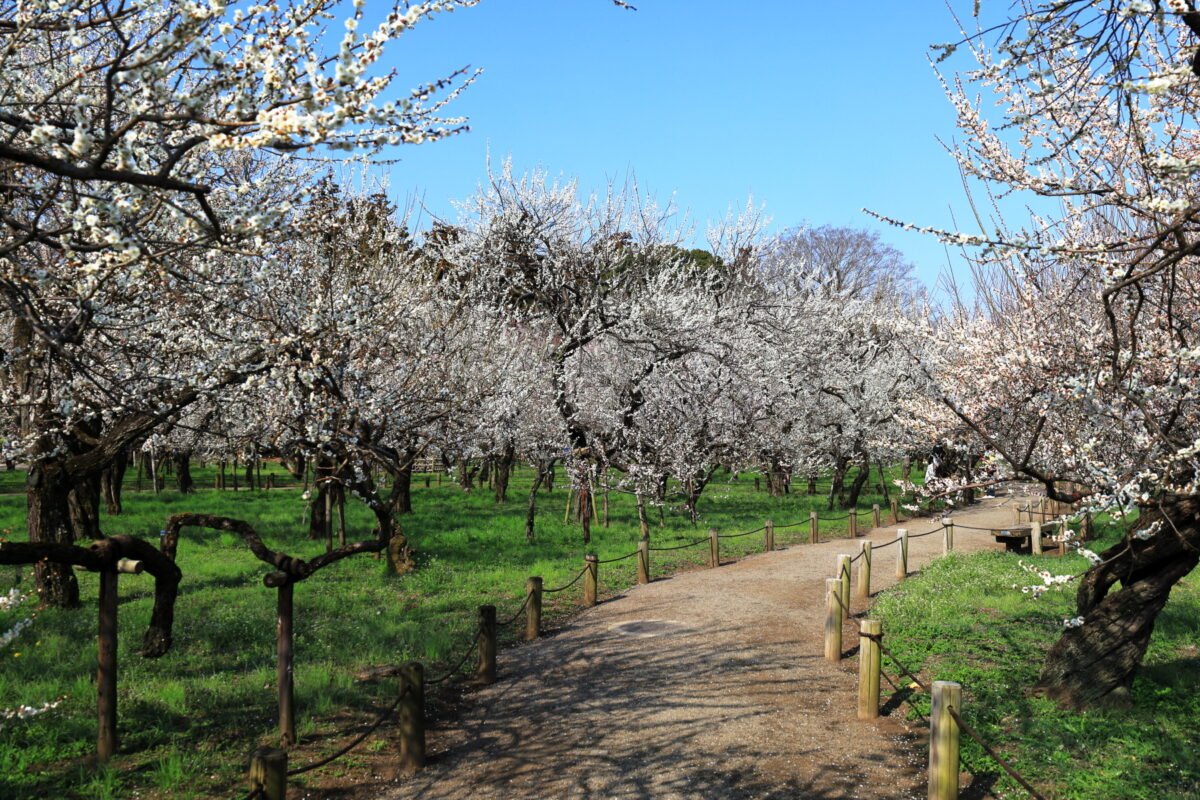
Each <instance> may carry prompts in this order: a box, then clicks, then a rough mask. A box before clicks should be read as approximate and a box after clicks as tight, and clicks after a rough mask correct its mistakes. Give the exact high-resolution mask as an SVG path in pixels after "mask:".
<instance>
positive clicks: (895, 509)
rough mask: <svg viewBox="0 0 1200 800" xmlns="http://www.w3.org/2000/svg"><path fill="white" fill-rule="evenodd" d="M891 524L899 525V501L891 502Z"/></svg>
mask: <svg viewBox="0 0 1200 800" xmlns="http://www.w3.org/2000/svg"><path fill="white" fill-rule="evenodd" d="M892 524H893V525H899V524H900V501H899V500H892Z"/></svg>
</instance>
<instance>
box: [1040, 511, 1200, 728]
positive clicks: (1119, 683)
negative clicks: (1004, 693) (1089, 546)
mask: <svg viewBox="0 0 1200 800" xmlns="http://www.w3.org/2000/svg"><path fill="white" fill-rule="evenodd" d="M1163 508H1164V509H1165V513H1164V512H1163V511H1162V510H1160V509H1158V508H1153V509H1144V510H1143V514H1142V517H1141V519H1140V520H1139V521H1138V525H1137V530H1139V531H1141V530H1146V529H1147V528H1150V527H1151V526H1154V525H1155V523H1156V522H1158V523H1161V525H1159V526H1158V527H1159V528H1160V529H1159V530H1158V531H1157V532H1156V533H1154V534H1153V535H1152V536H1151V537H1150V538H1149V539H1147V540H1145V541H1141V540H1138V539H1136V538H1134V537H1133V536H1132V535H1129V536H1126V538H1125V540H1124V541H1122V542H1121V543H1119V544H1117V545H1115V546H1113V547H1110V548H1109V549H1108V550H1106V551H1105V552H1104V553H1103V554H1101V562H1100V563H1099V564H1098V565H1097V566H1094V567H1092V568H1091V569H1090V570H1088V572H1087V573H1086V574H1085V575H1084V577H1083V578H1082V581H1081V583H1080V585H1079V592H1078V595H1077V604H1078V605H1077V613H1078V615H1079V616H1081V617H1083V624H1082V625H1080V626H1078V627H1076V628H1069V629H1067V630H1066V631H1065V632H1064V633H1063V635H1062V636H1061V637H1059V640H1058V641H1057V642H1056V643H1055V644H1054V646H1053V647H1051V648H1050V652H1049V653H1048V654H1047V656H1046V661H1045V663H1044V664H1043V666H1042V671H1041V675H1040V676H1039V677H1038V684H1037V689H1038V690H1039V691H1041V692H1043V693H1045V694H1046V695H1048V696H1050V697H1053V698H1055V699H1057V700H1059V701H1060V702H1062V703H1063V704H1064V705H1068V706H1072V707H1076V708H1081V707H1084V706H1089V705H1094V704H1096V703H1098V702H1101V701H1104V700H1120V699H1124V698H1125V697H1126V696H1127V694H1128V692H1129V688H1130V686H1131V685H1132V683H1133V678H1134V675H1135V673H1136V671H1137V668H1138V666H1139V665H1140V664H1141V662H1142V657H1143V656H1144V655H1145V653H1146V646H1147V645H1148V644H1149V643H1150V634H1151V633H1152V632H1153V630H1154V622H1155V620H1156V619H1157V618H1158V614H1159V612H1160V611H1162V609H1163V606H1164V605H1166V602H1167V597H1168V596H1169V595H1170V593H1171V588H1172V587H1173V586H1174V585H1175V584H1176V583H1178V582H1179V580H1180V579H1181V578H1183V577H1184V576H1185V575H1187V574H1188V573H1189V572H1191V571H1192V570H1193V569H1194V568H1195V567H1196V564H1197V563H1198V562H1200V501H1198V500H1196V499H1192V498H1188V499H1186V500H1180V501H1176V502H1174V503H1172V504H1170V505H1165V506H1164V507H1163ZM1118 581H1119V582H1120V584H1121V588H1119V589H1117V590H1116V591H1112V589H1113V587H1114V586H1115V585H1116V584H1117V582H1118Z"/></svg>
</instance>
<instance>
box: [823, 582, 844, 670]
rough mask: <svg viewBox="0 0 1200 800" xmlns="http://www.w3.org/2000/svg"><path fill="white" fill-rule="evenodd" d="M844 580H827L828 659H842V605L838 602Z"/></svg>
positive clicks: (826, 632) (826, 625) (826, 646)
mask: <svg viewBox="0 0 1200 800" xmlns="http://www.w3.org/2000/svg"><path fill="white" fill-rule="evenodd" d="M841 585H842V582H841V581H840V580H838V579H837V578H828V579H826V581H825V659H826V660H827V661H841V660H842V607H841V605H839V604H838V594H839V593H840V592H841Z"/></svg>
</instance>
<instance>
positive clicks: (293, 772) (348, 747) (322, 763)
mask: <svg viewBox="0 0 1200 800" xmlns="http://www.w3.org/2000/svg"><path fill="white" fill-rule="evenodd" d="M411 690H412V687H411V686H406V687H404V691H402V692H401V693H400V696H399V697H397V698H396V699H395V700H394V701H393V702H392V704H391V705H390V706H388V707H387V708H386V709H384V711H383V712H382V713H381V714H379V716H377V717H375V721H374V722H372V723H371V724H370V725H369V726H368V727H367V729H366V730H365V731H363V732H362V733H361V734H359V736H358V737H357V738H356V739H355V740H354V741H352V742H351V743H350V744H348V745H346V746H345V747H343V748H341V749H340V750H338V751H337V752H336V753H334V754H333V755H331V756H327V757H326V758H322V759H321V760H320V761H314V762H313V763H311V764H308V765H306V766H303V767H297V768H296V769H289V770H288V771H287V773H286V774H287V776H288V777H289V778H290V777H292V776H293V775H303V774H304V773H306V772H312V771H313V770H314V769H320V768H321V767H323V766H325V765H326V764H332V763H333V762H334V761H336V760H338V759H339V758H341V757H342V756H344V755H346V754H347V753H349V752H350V751H351V750H353V749H354V748H355V747H358V746H359V745H360V744H362V743H363V740H365V739H366V738H367V737H368V736H370V735H371V734H372V733H374V732H375V729H376V728H378V727H379V726H380V725H382V724H383V721H384V720H386V719H387V718H388V717H390V716H391V715H392V714H394V713H395V711H396V708H397V707H398V706H399V705H400V701H401V700H403V699H404V698H405V697H406V696H407V695H408V694H409V692H410V691H411Z"/></svg>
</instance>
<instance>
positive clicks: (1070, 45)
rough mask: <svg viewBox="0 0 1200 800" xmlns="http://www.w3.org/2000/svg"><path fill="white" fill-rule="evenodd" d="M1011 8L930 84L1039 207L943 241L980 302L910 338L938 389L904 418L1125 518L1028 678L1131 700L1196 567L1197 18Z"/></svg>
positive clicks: (1000, 185) (984, 169)
mask: <svg viewBox="0 0 1200 800" xmlns="http://www.w3.org/2000/svg"><path fill="white" fill-rule="evenodd" d="M988 5H989V4H986V3H985V4H984V6H985V8H984V9H983V13H984V14H986V13H987V12H988V10H989V9H988ZM1019 10H1020V11H1021V12H1023V13H1022V14H1020V15H1019V16H1018V17H1016V18H1014V19H1011V20H1002V21H1000V22H999V23H998V24H997V25H995V26H993V27H988V25H989V23H987V22H984V21H979V25H980V30H979V31H978V32H974V33H968V32H964V41H963V42H962V43H961V44H960V45H958V48H959V49H960V50H966V51H969V55H970V56H971V57H973V59H974V60H975V61H976V62H977V64H978V66H977V68H975V69H973V70H971V71H966V72H964V73H961V74H959V75H958V76H956V77H954V79H952V80H949V79H948V80H946V81H945V83H946V86H947V89H948V92H949V96H950V99H951V100H952V102H953V103H954V105H955V108H956V109H957V111H958V119H959V128H960V131H961V134H962V136H961V144H960V145H959V146H958V147H957V149H956V150H955V155H956V156H957V158H958V162H959V164H960V165H961V167H962V169H963V171H964V173H965V174H966V175H967V176H969V177H970V178H972V179H977V180H978V181H980V182H982V183H983V184H984V185H986V186H988V187H989V190H991V189H992V187H994V189H995V191H994V192H993V194H994V195H1000V194H1003V193H1008V192H1021V193H1026V194H1032V195H1037V196H1040V197H1044V198H1050V199H1052V200H1053V201H1054V203H1053V206H1052V207H1053V208H1054V209H1055V210H1054V212H1053V213H1047V214H1045V215H1043V216H1034V217H1032V218H1031V219H1029V221H1028V222H1027V223H1026V224H1024V225H1015V224H1013V222H1012V220H1011V218H1010V219H1009V220H1007V221H1006V220H1003V219H994V220H991V221H990V222H989V223H987V224H986V225H984V224H982V221H981V230H980V231H979V232H978V233H971V234H967V233H952V232H942V233H941V234H940V235H941V236H942V238H943V239H944V240H945V241H947V242H950V243H952V244H959V245H969V246H974V247H977V248H978V249H977V250H975V251H973V252H974V253H975V256H974V267H975V278H976V283H977V295H978V307H977V308H974V309H966V308H960V309H958V312H957V313H956V314H953V315H951V316H950V317H949V318H947V319H946V320H944V321H943V323H942V324H939V325H936V326H929V327H928V328H927V329H926V330H925V332H924V340H925V344H924V346H923V348H922V351H923V354H924V356H923V359H924V364H925V367H926V369H927V372H928V375H929V376H930V377H931V379H932V380H933V381H934V383H935V384H936V385H937V387H938V390H937V392H935V393H933V394H932V395H931V399H929V400H927V401H926V402H921V403H918V404H916V405H917V407H916V408H914V410H915V411H916V412H917V413H916V414H915V415H914V416H915V417H916V418H917V419H919V420H921V421H922V422H923V423H924V424H928V425H930V426H931V428H930V430H937V431H952V430H953V429H954V428H955V427H957V428H958V429H959V431H960V433H961V435H962V439H963V440H964V441H968V442H971V443H972V444H971V445H970V446H972V447H979V446H981V445H982V446H983V447H985V448H987V449H989V450H990V451H991V452H992V453H993V454H994V455H995V456H996V457H997V458H999V459H1001V460H1002V462H1003V463H1005V464H1007V466H1008V467H1009V468H1010V469H1011V470H1012V471H1014V472H1015V473H1017V474H1019V475H1022V476H1027V477H1030V478H1033V479H1036V480H1038V481H1040V482H1042V483H1043V484H1044V485H1045V486H1046V489H1047V492H1048V493H1049V494H1050V496H1051V497H1056V498H1060V499H1064V500H1075V499H1080V498H1082V499H1083V500H1084V501H1085V503H1086V504H1087V506H1088V507H1089V508H1091V509H1092V510H1093V511H1107V512H1110V513H1113V514H1115V515H1118V516H1119V515H1124V514H1126V513H1129V512H1131V511H1134V510H1135V509H1136V510H1137V511H1138V512H1140V517H1139V520H1138V523H1137V525H1136V526H1135V529H1134V530H1133V531H1131V533H1130V535H1129V536H1127V537H1126V539H1125V540H1124V541H1122V542H1121V543H1120V544H1118V545H1116V546H1115V547H1113V548H1112V549H1110V550H1109V551H1107V552H1105V553H1103V554H1101V555H1100V559H1099V563H1097V564H1096V565H1095V566H1093V567H1092V568H1091V569H1090V570H1089V571H1088V573H1087V574H1086V575H1085V576H1084V577H1083V578H1082V581H1081V583H1080V586H1079V594H1078V615H1077V616H1076V617H1075V618H1074V619H1073V620H1072V621H1071V622H1072V625H1071V626H1070V627H1068V628H1067V629H1066V631H1065V632H1064V633H1063V635H1062V637H1061V639H1060V640H1059V641H1058V643H1057V644H1056V645H1055V646H1054V647H1053V649H1052V650H1051V652H1050V654H1049V656H1048V658H1047V660H1046V663H1045V665H1044V667H1043V669H1042V673H1041V677H1040V685H1041V687H1042V688H1043V689H1044V690H1045V691H1047V692H1048V693H1050V694H1051V695H1053V696H1057V697H1060V698H1062V699H1063V700H1065V701H1067V702H1070V703H1074V704H1087V703H1090V702H1094V701H1096V700H1098V699H1102V698H1106V697H1110V696H1114V695H1120V694H1123V693H1125V692H1127V690H1128V688H1129V685H1130V683H1131V681H1132V678H1133V674H1134V671H1135V669H1136V667H1137V665H1138V664H1139V663H1140V661H1141V659H1142V656H1143V654H1144V652H1145V649H1146V646H1147V644H1148V642H1149V639H1150V634H1151V631H1152V629H1153V626H1154V621H1155V618H1156V617H1157V615H1158V613H1159V611H1161V609H1162V608H1163V605H1164V604H1165V603H1166V601H1167V596H1168V594H1169V593H1170V591H1171V588H1172V586H1174V585H1175V583H1176V582H1177V581H1178V580H1179V579H1180V578H1181V577H1183V576H1184V575H1186V574H1187V573H1188V572H1190V571H1191V570H1192V569H1193V568H1194V567H1195V566H1196V564H1197V561H1198V559H1200V461H1198V460H1197V453H1198V452H1200V407H1198V405H1197V388H1198V385H1197V380H1198V379H1200V373H1198V370H1197V364H1198V361H1200V342H1198V341H1197V330H1198V323H1200V262H1198V261H1197V256H1196V254H1197V249H1198V247H1200V194H1198V193H1197V186H1196V174H1197V171H1198V170H1200V138H1198V137H1200V129H1198V127H1197V98H1198V95H1197V91H1198V90H1200V82H1198V80H1200V79H1198V78H1197V77H1196V75H1197V74H1200V70H1197V69H1196V67H1195V66H1194V65H1193V64H1194V62H1193V58H1194V54H1195V50H1196V46H1197V41H1196V37H1195V35H1194V31H1195V30H1197V29H1198V28H1200V17H1197V14H1196V12H1195V9H1194V7H1193V4H1192V3H1191V2H1188V1H1187V0H1172V1H1171V2H1125V1H1124V0H1121V2H1117V1H1116V0H1112V1H1111V2H1093V1H1092V0H1088V2H1083V1H1082V0H1067V2H1053V3H1044V4H1042V3H1036V4H1035V3H1022V4H1020V5H1019ZM999 13H1004V12H1003V11H1001V12H999ZM992 42H995V43H996V46H995V49H992V48H991V47H990V43H992ZM954 49H955V48H954V47H953V46H947V47H946V48H944V51H945V53H944V54H945V55H946V56H947V57H949V58H957V57H958V55H962V53H959V54H958V55H954V54H953V52H952V51H953V50H954ZM977 92H982V95H981V96H977V94H976V93H977ZM994 109H998V110H994ZM1000 207H1001V204H994V205H993V208H1000ZM1047 207H1049V206H1048V205H1047V204H1046V203H1044V202H1043V203H1042V204H1040V205H1036V206H1035V208H1038V209H1039V210H1040V209H1045V208H1047Z"/></svg>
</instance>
